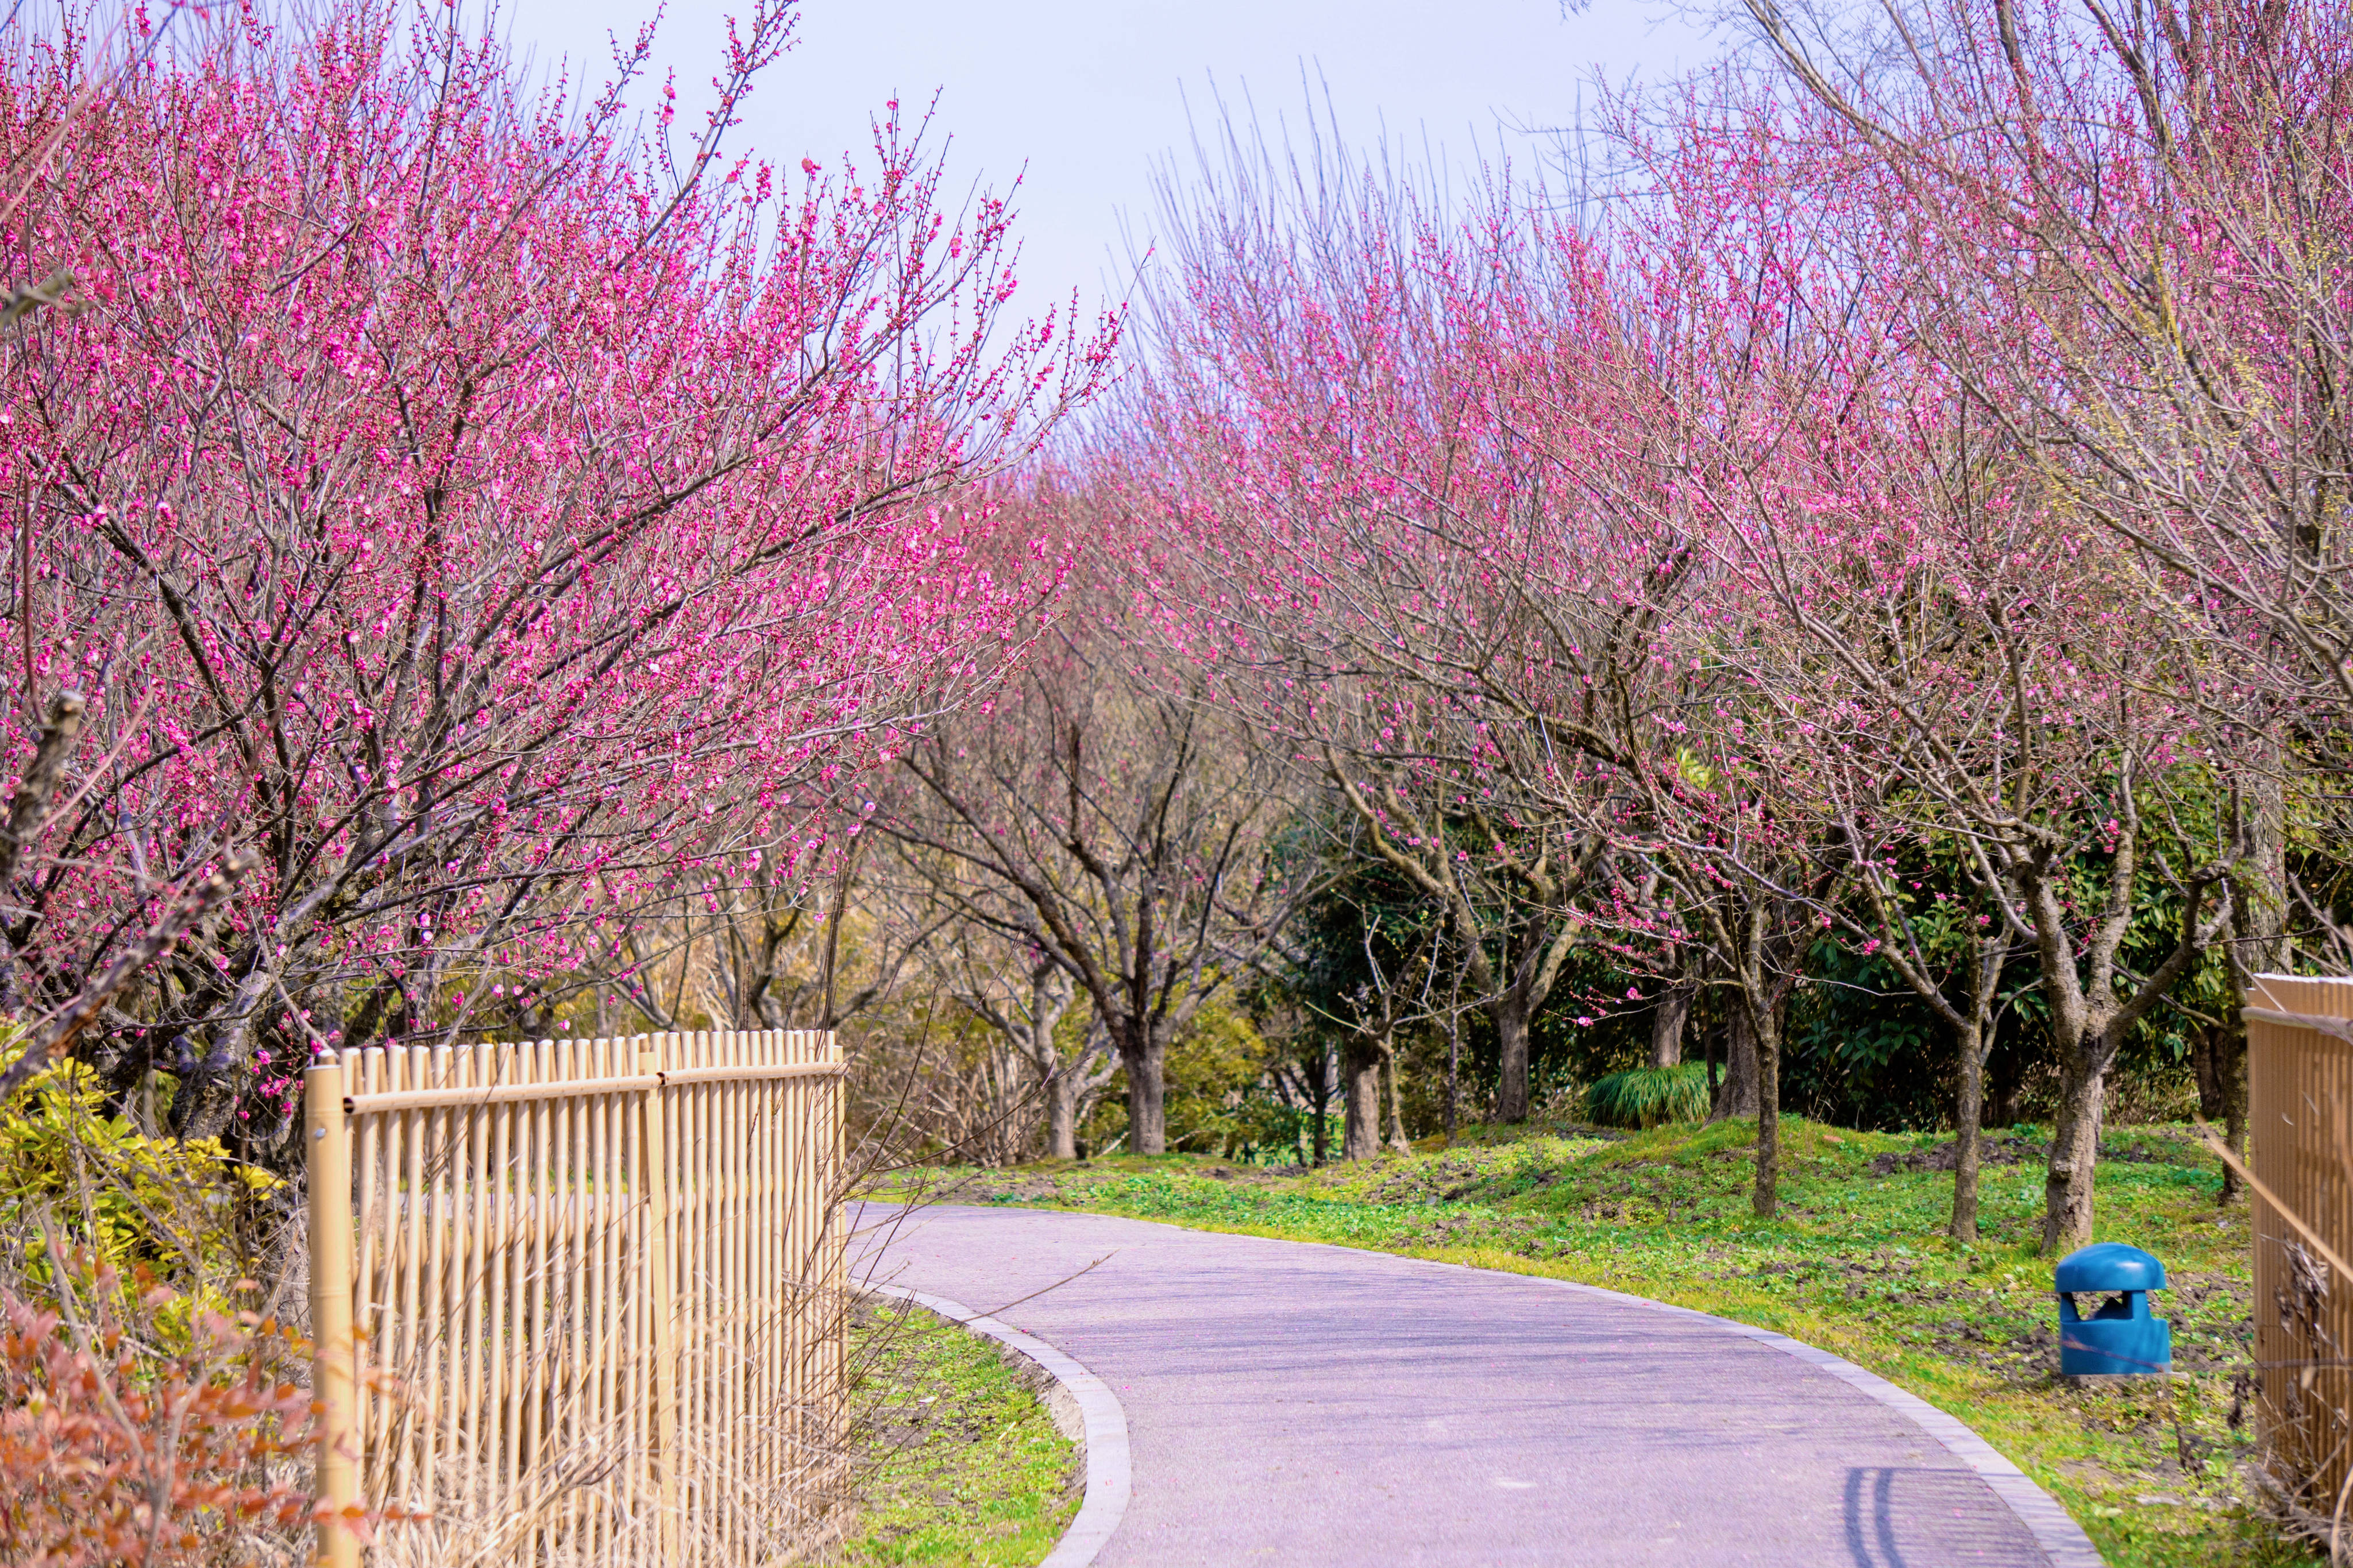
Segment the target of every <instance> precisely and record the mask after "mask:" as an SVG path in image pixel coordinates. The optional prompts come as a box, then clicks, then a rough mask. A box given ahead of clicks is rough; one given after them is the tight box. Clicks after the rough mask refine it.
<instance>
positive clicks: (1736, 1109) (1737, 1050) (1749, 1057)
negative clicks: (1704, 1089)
mask: <svg viewBox="0 0 2353 1568" xmlns="http://www.w3.org/2000/svg"><path fill="white" fill-rule="evenodd" d="M1731 1012H1732V1017H1731V1021H1730V1024H1729V1026H1728V1027H1727V1028H1726V1030H1725V1034H1726V1036H1727V1038H1726V1039H1725V1053H1724V1055H1725V1062H1724V1082H1723V1083H1722V1084H1721V1085H1719V1086H1718V1087H1717V1089H1716V1091H1715V1108H1714V1109H1713V1110H1710V1111H1709V1112H1708V1117H1707V1119H1708V1120H1709V1121H1725V1120H1726V1119H1727V1118H1729V1117H1734V1116H1754V1115H1756V1114H1757V1110H1758V1103H1757V1031H1756V1030H1755V1029H1754V1028H1752V1027H1750V1026H1749V1022H1748V1007H1747V1004H1746V1003H1742V1002H1736V1003H1735V1004H1734V1005H1733V1006H1732V1009H1731Z"/></svg>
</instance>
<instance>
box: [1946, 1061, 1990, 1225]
mask: <svg viewBox="0 0 2353 1568" xmlns="http://www.w3.org/2000/svg"><path fill="white" fill-rule="evenodd" d="M1956 1032H1957V1035H1958V1036H1959V1040H1960V1048H1961V1085H1960V1092H1959V1093H1958V1094H1957V1095H1956V1096H1955V1097H1954V1104H1953V1223H1952V1226H1951V1232H1952V1237H1953V1239H1954V1240H1955V1241H1975V1240H1976V1239H1977V1238H1978V1165H1979V1163H1980V1161H1981V1159H1982V1157H1983V1150H1982V1148H1981V1146H1980V1145H1981V1140H1980V1139H1979V1137H1978V1122H1979V1121H1980V1120H1981V1119H1982V1117H1983V1114H1984V1109H1985V1053H1984V1051H1982V1050H1981V1049H1979V1048H1978V1038H1979V1036H1978V1031H1977V1029H1975V1028H1973V1027H1972V1028H1968V1029H1963V1030H1957V1031H1956Z"/></svg>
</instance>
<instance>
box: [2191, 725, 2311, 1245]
mask: <svg viewBox="0 0 2353 1568" xmlns="http://www.w3.org/2000/svg"><path fill="white" fill-rule="evenodd" d="M2265 753H2266V754H2265V756H2264V758H2263V762H2262V763H2259V764H2258V766H2257V769H2256V771H2255V777H2254V782H2253V786H2252V787H2251V788H2250V789H2249V790H2248V792H2247V794H2248V795H2249V796H2250V798H2251V799H2252V801H2253V821H2252V822H2251V823H2250V824H2249V826H2250V827H2251V829H2252V832H2251V833H2250V835H2249V838H2250V843H2249V846H2248V849H2249V853H2248V856H2247V866H2246V870H2245V872H2244V873H2243V874H2242V875H2241V876H2240V877H2238V878H2237V879H2235V881H2236V889H2235V891H2236V894H2237V898H2236V900H2235V902H2236V905H2237V910H2236V913H2235V914H2234V915H2233V916H2232V923H2233V924H2234V925H2235V926H2236V928H2237V930H2236V931H2235V932H2234V934H2233V940H2232V942H2231V944H2230V953H2231V967H2232V971H2233V973H2232V980H2233V981H2234V982H2235V983H2236V985H2237V987H2238V988H2239V989H2242V990H2243V989H2244V988H2245V987H2246V986H2247V985H2248V984H2249V983H2250V982H2251V981H2253V978H2254V977H2255V976H2256V975H2258V974H2284V973H2287V971H2288V969H2289V967H2290V966H2291V965H2292V964H2293V963H2295V958H2294V956H2293V954H2292V953H2291V952H2290V951H2289V948H2290V942H2289V940H2288V934H2287V906H2288V889H2287V790H2286V784H2285V781H2284V779H2282V777H2281V776H2280V768H2281V764H2282V762H2283V760H2284V752H2283V748H2282V747H2281V746H2280V745H2279V744H2278V743H2277V742H2275V741H2274V742H2271V743H2270V744H2269V745H2267V746H2266V748H2265ZM2225 1016H2226V1017H2227V1018H2228V1019H2229V1022H2228V1023H2227V1024H2225V1025H2224V1026H2223V1028H2222V1031H2221V1033H2222V1038H2221V1039H2219V1040H2217V1041H2215V1042H2214V1047H2215V1057H2216V1060H2215V1061H2214V1064H2213V1070H2214V1079H2215V1082H2214V1088H2215V1090H2216V1096H2215V1098H2216V1100H2218V1101H2219V1103H2218V1104H2217V1105H2216V1107H2215V1109H2213V1110H2205V1105H2206V1083H2205V1080H2204V1079H2203V1078H2202V1077H2201V1078H2200V1081H2199V1085H2198V1100H2199V1107H2200V1110H2202V1111H2204V1114H2205V1117H2206V1120H2207V1121H2221V1123H2222V1137H2223V1140H2224V1142H2228V1143H2229V1144H2230V1146H2231V1150H2232V1152H2233V1153H2235V1154H2238V1155H2239V1156H2241V1157H2242V1158H2244V1157H2245V1155H2246V1152H2247V1026H2246V1025H2245V1023H2244V1022H2243V1021H2242V1020H2241V1019H2240V1017H2239V1015H2238V1010H2237V1009H2236V1008H2232V1010H2231V1011H2230V1012H2229V1013H2228V1014H2226V1015H2225ZM2238 1195H2239V1173H2238V1172H2237V1171H2235V1170H2232V1168H2231V1167H2230V1166H2228V1165H2225V1166H2223V1167H2222V1192H2221V1200H2220V1201H2221V1202H2222V1203H2226V1204H2227V1203H2229V1202H2230V1201H2231V1200H2232V1198H2235V1197H2237V1196H2238Z"/></svg>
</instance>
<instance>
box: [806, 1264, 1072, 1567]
mask: <svg viewBox="0 0 2353 1568" xmlns="http://www.w3.org/2000/svg"><path fill="white" fill-rule="evenodd" d="M849 1354H850V1364H851V1366H852V1367H853V1368H854V1369H855V1371H854V1373H853V1377H852V1384H851V1391H850V1401H851V1408H852V1410H853V1411H854V1412H855V1420H856V1426H855V1427H854V1442H855V1444H856V1448H857V1454H856V1459H857V1462H858V1463H859V1465H860V1469H861V1471H862V1475H861V1485H860V1491H861V1493H862V1497H861V1502H860V1508H859V1510H858V1513H857V1515H856V1517H855V1519H854V1521H852V1523H851V1525H850V1528H849V1533H848V1538H847V1539H846V1540H845V1541H844V1542H842V1544H841V1545H840V1546H839V1547H838V1548H837V1549H836V1550H835V1552H834V1553H833V1554H832V1555H831V1556H830V1557H828V1561H829V1562H832V1563H843V1564H852V1565H855V1568H871V1565H880V1564H885V1563H889V1564H900V1563H958V1564H965V1563H970V1564H976V1565H980V1568H1029V1565H1030V1564H1033V1563H1038V1562H1039V1561H1040V1560H1041V1559H1042V1558H1044V1557H1045V1555H1046V1553H1047V1552H1050V1551H1052V1550H1053V1546H1054V1542H1056V1541H1057V1540H1059V1539H1060V1536H1061V1533H1062V1531H1063V1530H1064V1529H1065V1528H1066V1527H1068V1525H1069V1524H1070V1522H1071V1515H1073V1514H1074V1513H1076V1512H1077V1511H1078V1505H1079V1495H1080V1487H1079V1476H1078V1467H1077V1461H1078V1448H1077V1446H1076V1445H1075V1444H1073V1443H1072V1442H1071V1441H1070V1439H1068V1438H1066V1437H1064V1436H1062V1435H1061V1434H1060V1433H1059V1432H1057V1431H1055V1430H1054V1424H1053V1422H1052V1421H1051V1419H1050V1418H1049V1417H1048V1415H1047V1414H1046V1410H1045V1407H1044V1406H1043V1405H1040V1404H1039V1401H1038V1396H1037V1394H1035V1393H1033V1392H1032V1385H1031V1384H1030V1383H1029V1380H1028V1378H1027V1377H1026V1376H1025V1375H1024V1373H1021V1372H1020V1371H1018V1370H1017V1369H1016V1367H1015V1366H1014V1365H1013V1364H1012V1363H1010V1362H1009V1361H1008V1360H1007V1358H1006V1357H1004V1356H1003V1355H1002V1354H1000V1353H999V1352H998V1351H997V1347H996V1346H995V1345H994V1344H993V1343H991V1342H989V1341H987V1340H985V1339H982V1338H980V1337H979V1336H977V1335H975V1334H970V1333H967V1332H965V1331H964V1330H962V1329H960V1328H958V1327H956V1326H955V1324H953V1323H950V1322H948V1321H945V1320H944V1319H941V1318H938V1317H935V1316H934V1315H933V1314H931V1313H929V1312H926V1311H923V1310H921V1309H920V1308H914V1307H887V1306H871V1307H868V1308H866V1309H864V1310H861V1311H860V1312H859V1314H858V1315H857V1316H856V1317H855V1318H854V1319H853V1320H852V1322H851V1326H850V1347H849Z"/></svg>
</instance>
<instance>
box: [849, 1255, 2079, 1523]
mask: <svg viewBox="0 0 2353 1568" xmlns="http://www.w3.org/2000/svg"><path fill="white" fill-rule="evenodd" d="M865 1289H868V1290H871V1291H872V1292H874V1293H875V1294H876V1295H878V1296H892V1297H895V1298H897V1299H898V1300H902V1301H913V1303H914V1304H915V1305H916V1306H918V1307H922V1308H923V1309H925V1310H929V1311H933V1312H936V1313H938V1314H939V1315H940V1316H941V1317H943V1318H945V1319H947V1320H948V1321H950V1322H952V1323H956V1324H959V1325H961V1326H963V1327H964V1328H966V1329H969V1330H971V1331H973V1332H974V1333H976V1334H986V1335H987V1336H988V1337H989V1338H990V1339H992V1340H995V1341H996V1342H997V1343H999V1344H1001V1345H1003V1346H1005V1347H1006V1349H1008V1350H1009V1351H1012V1352H1014V1353H1015V1354H1017V1355H1018V1356H1021V1357H1022V1358H1023V1359H1025V1360H1027V1361H1029V1362H1030V1363H1033V1364H1034V1365H1036V1366H1037V1368H1038V1369H1039V1371H1040V1372H1042V1373H1045V1374H1046V1375H1047V1377H1049V1378H1050V1379H1051V1380H1052V1381H1053V1384H1054V1392H1053V1393H1052V1394H1050V1395H1049V1396H1048V1398H1047V1401H1046V1410H1047V1414H1049V1415H1051V1416H1052V1417H1053V1418H1054V1425H1055V1426H1056V1427H1057V1428H1058V1429H1060V1432H1061V1434H1062V1435H1063V1436H1066V1437H1071V1438H1075V1439H1077V1441H1078V1443H1079V1446H1080V1447H1081V1448H1082V1450H1083V1451H1084V1453H1085V1455H1086V1466H1087V1479H1086V1491H1085V1494H1084V1497H1083V1500H1082V1501H1081V1502H1080V1504H1079V1512H1078V1517H1077V1518H1075V1519H1073V1520H1071V1527H1070V1528H1069V1529H1068V1530H1065V1531H1062V1539H1061V1540H1060V1541H1058V1542H1055V1543H1054V1550H1053V1551H1051V1552H1048V1553H1047V1554H1046V1560H1045V1561H1044V1562H1043V1563H1039V1565H1038V1568H1088V1564H1090V1563H1092V1562H1094V1560H1095V1556H1096V1554H1097V1553H1098V1552H1102V1551H1103V1548H1104V1547H1105V1546H1106V1545H1108V1544H1110V1542H1111V1538H1112V1532H1113V1531H1116V1530H1117V1529H1118V1528H1119V1521H1120V1519H1121V1517H1122V1516H1123V1515H1124V1514H1125V1513H1126V1512H1127V1498H1128V1490H1129V1474H1128V1461H1127V1412H1126V1411H1124V1410H1123V1409H1121V1408H1120V1405H1119V1396H1118V1395H1116V1394H1113V1393H1112V1391H1111V1389H1110V1387H1109V1386H1108V1385H1107V1384H1104V1382H1103V1379H1101V1378H1099V1377H1097V1376H1096V1375H1095V1374H1094V1373H1091V1372H1089V1371H1088V1370H1087V1369H1086V1368H1085V1367H1082V1366H1081V1365H1080V1364H1079V1363H1077V1362H1075V1361H1072V1360H1071V1358H1070V1357H1069V1356H1066V1355H1064V1354H1063V1353H1062V1352H1060V1351H1058V1350H1056V1349H1055V1348H1054V1347H1053V1346H1051V1345H1050V1344H1048V1343H1046V1342H1045V1341H1043V1340H1039V1339H1033V1338H1032V1337H1030V1336H1029V1335H1028V1334H1025V1333H1023V1332H1022V1331H1020V1330H1019V1329H1017V1328H1015V1327H1013V1326H1012V1325H1011V1324H1010V1323H1000V1322H998V1321H997V1320H996V1319H995V1318H985V1317H982V1316H981V1315H980V1314H979V1313H977V1312H976V1311H974V1310H972V1309H971V1308H969V1307H967V1306H965V1305H963V1304H962V1303H961V1302H957V1301H951V1300H948V1299H947V1298H946V1297H944V1296H928V1295H925V1294H924V1293H923V1291H921V1290H909V1289H903V1288H902V1287H900V1286H897V1285H868V1286H866V1287H865ZM1866 1375H1868V1374H1866ZM1988 1451H1989V1452H1990V1451H1991V1450H1988ZM2021 1479H2022V1478H2021ZM2029 1484H2030V1485H2031V1483H2029ZM2038 1495H2039V1494H2038ZM2093 1561H2094V1563H2097V1561H2098V1559H2097V1558H2094V1559H2093ZM2068 1568H2073V1565H2072V1564H2070V1565H2068Z"/></svg>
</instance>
